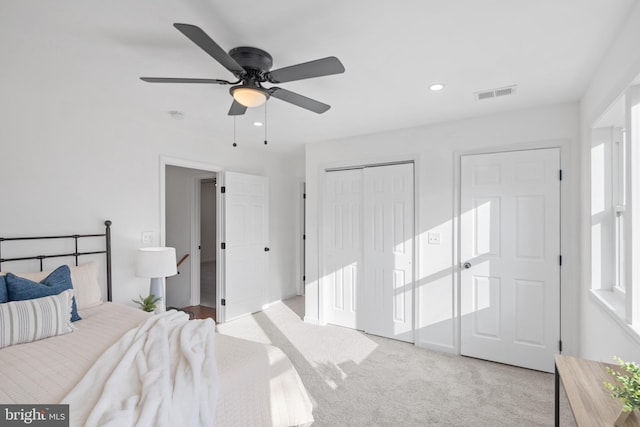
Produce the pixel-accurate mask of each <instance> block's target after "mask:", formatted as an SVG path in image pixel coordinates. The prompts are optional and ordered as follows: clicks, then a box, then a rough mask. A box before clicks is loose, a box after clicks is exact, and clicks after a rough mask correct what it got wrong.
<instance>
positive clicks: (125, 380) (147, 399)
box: [62, 310, 218, 427]
mask: <svg viewBox="0 0 640 427" xmlns="http://www.w3.org/2000/svg"><path fill="white" fill-rule="evenodd" d="M214 332H215V324H214V322H213V320H211V319H206V320H188V316H187V315H186V314H185V313H182V312H176V311H173V310H172V311H168V312H166V313H162V314H158V315H154V316H151V317H149V319H147V320H146V321H145V322H143V323H142V324H141V325H140V326H139V327H138V328H134V329H132V330H130V331H129V332H127V333H126V334H125V335H123V336H122V338H120V340H118V341H117V342H116V343H115V344H114V345H113V346H112V347H110V348H109V349H108V350H107V351H106V352H105V353H104V354H103V355H102V356H100V358H99V359H98V360H97V361H96V363H95V364H94V365H93V366H92V367H91V369H89V371H88V372H87V373H86V375H85V376H84V378H83V379H82V380H81V381H80V382H79V383H78V384H77V385H76V386H75V387H74V389H73V390H71V392H70V393H69V394H68V395H67V396H66V397H65V398H64V400H63V402H62V403H68V404H69V409H70V412H71V423H70V425H71V426H87V427H89V426H113V427H124V426H140V427H142V426H144V427H146V426H171V427H173V426H211V425H213V422H214V419H215V411H216V400H217V394H218V371H217V368H216V358H215V352H214V335H215V334H214Z"/></svg>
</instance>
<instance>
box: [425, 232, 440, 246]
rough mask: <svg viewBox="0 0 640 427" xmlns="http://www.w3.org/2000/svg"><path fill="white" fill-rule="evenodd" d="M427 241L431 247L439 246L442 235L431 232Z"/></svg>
mask: <svg viewBox="0 0 640 427" xmlns="http://www.w3.org/2000/svg"><path fill="white" fill-rule="evenodd" d="M427 239H428V242H429V244H430V245H439V244H440V233H433V232H429V234H427Z"/></svg>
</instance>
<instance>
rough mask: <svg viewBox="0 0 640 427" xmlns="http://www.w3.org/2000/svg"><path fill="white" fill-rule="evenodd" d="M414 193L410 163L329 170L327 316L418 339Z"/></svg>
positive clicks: (331, 320) (341, 322)
mask: <svg viewBox="0 0 640 427" xmlns="http://www.w3.org/2000/svg"><path fill="white" fill-rule="evenodd" d="M413 198H414V194H413V164H398V165H385V166H375V167H366V168H361V169H352V170H340V171H329V172H327V173H326V180H325V199H324V210H323V213H324V224H323V236H322V237H323V240H322V250H323V266H324V267H323V282H322V283H323V306H324V315H325V319H326V321H327V323H332V324H334V325H339V326H345V327H348V328H354V329H361V330H364V331H365V332H368V333H371V334H374V335H380V336H384V337H388V338H393V339H398V340H402V341H409V342H413V265H412V263H413V233H414V227H413V221H414V214H413V211H414V200H413Z"/></svg>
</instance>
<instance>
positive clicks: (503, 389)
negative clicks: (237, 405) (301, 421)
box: [218, 297, 575, 427]
mask: <svg viewBox="0 0 640 427" xmlns="http://www.w3.org/2000/svg"><path fill="white" fill-rule="evenodd" d="M303 312H304V299H303V298H302V297H295V298H292V299H290V300H287V301H285V302H284V303H278V304H275V305H273V306H271V307H270V308H268V309H267V310H265V311H263V312H260V313H256V314H254V315H252V316H247V317H244V318H241V319H237V320H235V321H232V322H228V323H226V324H220V325H218V331H219V332H220V333H223V334H228V335H233V336H237V337H241V338H245V339H250V340H254V341H259V342H264V343H271V344H273V345H276V346H278V347H280V348H281V349H282V350H283V351H284V352H285V353H286V354H287V356H288V357H289V358H290V359H291V361H292V362H293V364H294V365H295V367H296V369H297V370H298V372H299V373H300V376H301V378H302V381H303V382H304V384H305V386H306V388H307V391H308V392H309V394H310V396H311V398H312V400H313V403H314V417H315V420H316V422H315V423H314V426H488V427H489V426H490V427H499V426H505V427H516V426H552V425H553V418H554V416H553V414H554V407H553V397H554V388H553V375H552V374H547V373H541V372H537V371H531V370H527V369H521V368H516V367H512V366H507V365H501V364H498V363H491V362H486V361H481V360H477V359H472V358H467V357H461V356H455V355H450V354H444V353H438V352H433V351H429V350H425V349H421V348H417V347H415V346H413V345H412V344H407V343H403V342H399V341H394V340H390V339H386V338H380V337H376V336H371V335H367V334H364V333H362V332H358V331H354V330H351V329H346V328H340V327H336V326H314V325H309V324H306V323H304V322H303V321H302V319H301V318H302V314H303ZM561 425H562V426H575V422H574V421H573V417H572V415H571V410H570V409H569V408H568V406H567V404H566V401H564V399H563V405H562V408H561Z"/></svg>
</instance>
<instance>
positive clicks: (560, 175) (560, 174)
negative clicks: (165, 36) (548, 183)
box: [558, 169, 562, 181]
mask: <svg viewBox="0 0 640 427" xmlns="http://www.w3.org/2000/svg"><path fill="white" fill-rule="evenodd" d="M558 177H559V178H560V181H562V169H560V173H559V174H558Z"/></svg>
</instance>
